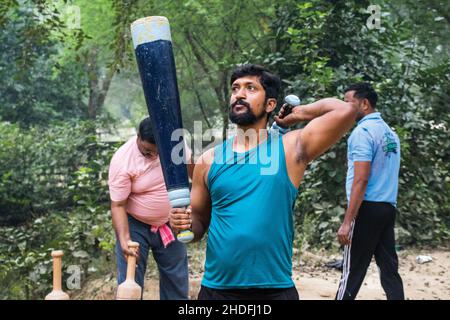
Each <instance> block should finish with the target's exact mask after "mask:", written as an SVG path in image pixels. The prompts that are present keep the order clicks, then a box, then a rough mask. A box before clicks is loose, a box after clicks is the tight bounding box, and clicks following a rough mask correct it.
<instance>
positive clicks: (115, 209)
mask: <svg viewBox="0 0 450 320" xmlns="http://www.w3.org/2000/svg"><path fill="white" fill-rule="evenodd" d="M126 206H127V200H123V201H111V216H112V223H113V227H114V230H115V231H116V234H117V238H118V239H119V243H120V247H121V248H122V252H123V254H124V255H125V256H126V255H133V256H138V253H137V252H135V251H133V250H130V249H128V241H129V240H132V239H131V238H130V229H129V225H128V216H127V211H126Z"/></svg>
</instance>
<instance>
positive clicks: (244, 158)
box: [202, 133, 297, 289]
mask: <svg viewBox="0 0 450 320" xmlns="http://www.w3.org/2000/svg"><path fill="white" fill-rule="evenodd" d="M207 184H208V188H209V192H210V195H211V203H212V211H211V222H210V226H209V232H208V240H207V249H206V261H205V273H204V277H203V281H202V285H204V286H206V287H210V288H215V289H245V288H288V287H292V286H294V283H293V281H292V243H293V237H294V227H293V207H294V202H295V199H296V197H297V188H296V187H295V186H294V185H293V184H292V182H291V180H290V179H289V176H288V173H287V167H286V160H285V154H284V147H283V140H282V136H280V135H278V134H273V133H271V134H269V135H268V138H267V140H265V141H264V142H262V143H260V144H259V145H258V146H257V147H255V148H253V149H251V150H249V151H247V152H245V153H237V152H234V151H233V138H230V139H227V140H226V141H225V142H224V143H223V144H221V145H219V146H216V147H215V150H214V161H213V163H212V164H211V167H210V170H209V173H208V179H207Z"/></svg>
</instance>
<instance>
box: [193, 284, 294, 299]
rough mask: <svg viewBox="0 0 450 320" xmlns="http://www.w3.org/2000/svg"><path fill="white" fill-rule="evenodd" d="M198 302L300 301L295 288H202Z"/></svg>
mask: <svg viewBox="0 0 450 320" xmlns="http://www.w3.org/2000/svg"><path fill="white" fill-rule="evenodd" d="M198 300H299V296H298V292H297V289H296V288H295V287H291V288H252V289H212V288H208V287H205V286H201V288H200V292H199V294H198Z"/></svg>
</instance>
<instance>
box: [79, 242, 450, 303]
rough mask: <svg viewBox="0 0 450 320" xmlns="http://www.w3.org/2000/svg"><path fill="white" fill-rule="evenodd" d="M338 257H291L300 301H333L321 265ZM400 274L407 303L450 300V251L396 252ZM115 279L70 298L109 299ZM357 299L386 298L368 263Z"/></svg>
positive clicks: (194, 279)
mask: <svg viewBox="0 0 450 320" xmlns="http://www.w3.org/2000/svg"><path fill="white" fill-rule="evenodd" d="M424 254H425V255H429V256H431V257H432V258H433V261H431V262H428V263H425V264H418V263H417V262H416V257H417V256H418V255H424ZM335 258H338V257H337V256H327V255H325V254H323V255H320V254H312V253H304V254H303V255H302V258H301V260H299V259H297V260H295V257H294V276H293V277H294V280H295V284H296V287H297V289H298V291H299V294H300V298H301V299H305V300H331V299H334V296H335V294H336V290H337V287H338V282H339V279H340V276H341V273H340V271H338V270H335V269H330V268H327V267H325V266H324V263H325V262H328V261H330V260H332V259H335ZM399 260H400V275H401V276H402V278H403V285H404V288H405V296H406V298H407V299H411V300H424V299H425V300H438V299H440V300H449V299H450V251H449V250H445V249H441V250H408V251H401V252H400V253H399ZM200 281H201V275H200V274H198V275H191V278H190V296H191V299H196V297H197V293H198V290H199V286H200ZM114 289H115V279H114V276H113V275H108V276H107V277H104V278H102V279H95V280H92V281H89V282H88V283H87V284H86V285H85V286H84V288H83V289H82V291H81V292H80V293H78V294H74V295H72V296H73V298H74V299H101V300H103V299H113V298H114ZM144 299H145V300H157V299H159V281H158V279H157V276H155V275H148V276H147V278H146V283H145V288H144ZM358 299H361V300H380V299H386V296H385V294H384V292H383V289H382V288H381V285H380V281H379V276H378V270H377V266H376V264H375V262H374V261H372V263H371V265H370V267H369V270H368V272H367V275H366V278H365V279H364V283H363V286H362V287H361V290H360V292H359V294H358Z"/></svg>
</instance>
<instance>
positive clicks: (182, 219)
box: [170, 151, 211, 241]
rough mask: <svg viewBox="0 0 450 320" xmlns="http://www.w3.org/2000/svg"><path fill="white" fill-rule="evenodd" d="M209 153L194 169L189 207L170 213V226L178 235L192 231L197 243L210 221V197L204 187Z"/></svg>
mask: <svg viewBox="0 0 450 320" xmlns="http://www.w3.org/2000/svg"><path fill="white" fill-rule="evenodd" d="M210 154H211V152H208V151H207V152H206V153H205V154H203V155H202V156H201V157H200V158H199V159H198V161H197V163H196V165H195V167H194V174H193V179H192V189H191V206H190V208H189V209H183V208H174V209H172V210H171V212H170V225H171V227H172V228H173V230H174V231H175V232H176V233H178V232H179V231H181V230H187V229H189V228H191V229H192V232H193V233H194V241H199V240H201V239H202V238H203V236H204V234H205V233H206V231H207V230H208V228H209V223H210V221H211V197H210V194H209V190H208V187H207V186H206V177H207V174H208V172H209V167H210V163H211V161H209V159H210V157H211V155H210Z"/></svg>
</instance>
